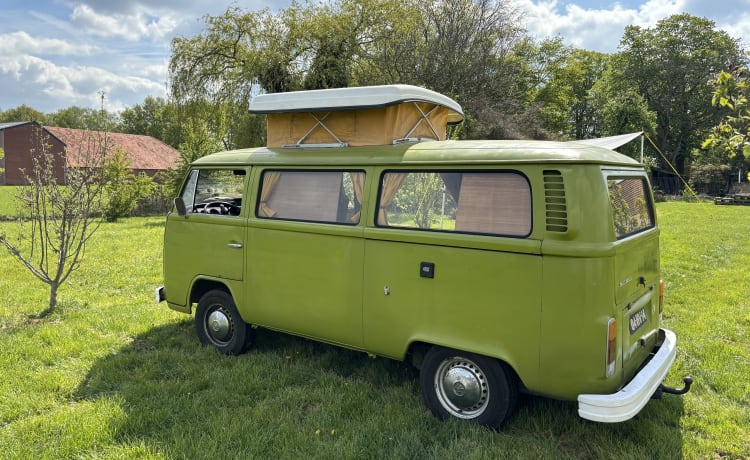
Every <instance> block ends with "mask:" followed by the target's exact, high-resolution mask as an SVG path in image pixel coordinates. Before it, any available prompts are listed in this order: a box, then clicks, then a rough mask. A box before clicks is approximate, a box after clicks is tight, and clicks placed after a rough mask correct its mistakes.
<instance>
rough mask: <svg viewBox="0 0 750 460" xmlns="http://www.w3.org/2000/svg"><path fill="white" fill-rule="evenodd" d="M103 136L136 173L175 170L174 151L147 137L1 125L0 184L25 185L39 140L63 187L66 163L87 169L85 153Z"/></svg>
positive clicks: (33, 124) (32, 124) (177, 156)
mask: <svg viewBox="0 0 750 460" xmlns="http://www.w3.org/2000/svg"><path fill="white" fill-rule="evenodd" d="M40 130H41V131H42V132H41V136H40V133H39V131H40ZM105 135H106V136H107V139H108V142H111V144H112V146H113V147H114V148H116V149H120V150H121V151H123V152H124V153H125V154H126V155H127V157H128V160H129V163H130V165H129V167H130V168H131V169H132V170H133V172H134V173H136V174H140V173H143V174H146V175H148V176H151V177H153V176H154V175H156V174H157V173H159V172H161V171H166V170H169V169H174V168H176V167H177V165H178V163H179V159H180V153H179V152H178V151H177V150H175V149H173V148H172V147H170V146H168V145H167V144H165V143H163V142H161V141H160V140H158V139H155V138H153V137H150V136H141V135H137V134H122V133H104V132H101V131H87V130H82V129H70V128H56V127H48V126H42V125H40V124H39V123H37V122H35V121H25V122H14V123H0V148H2V149H3V150H4V151H5V158H4V159H2V160H0V168H4V169H5V171H4V173H3V174H0V185H24V184H26V183H27V181H26V178H25V176H24V172H23V171H26V173H30V172H31V170H32V167H33V162H32V153H33V152H35V151H41V148H42V145H40V142H42V139H43V142H45V143H46V144H47V146H48V147H49V151H50V153H52V154H53V155H54V156H55V158H56V159H58V161H56V163H55V167H54V168H55V174H54V177H55V180H56V181H57V183H59V184H64V183H65V181H66V179H65V167H66V162H67V166H68V167H71V168H84V167H86V159H85V158H86V154H87V153H88V152H90V151H91V149H92V148H96V147H95V146H96V145H101V139H103V138H104V136H105Z"/></svg>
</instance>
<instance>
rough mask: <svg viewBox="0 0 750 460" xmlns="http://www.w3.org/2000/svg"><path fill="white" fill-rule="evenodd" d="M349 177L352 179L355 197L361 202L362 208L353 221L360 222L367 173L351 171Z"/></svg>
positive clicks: (353, 217)
mask: <svg viewBox="0 0 750 460" xmlns="http://www.w3.org/2000/svg"><path fill="white" fill-rule="evenodd" d="M349 177H351V179H352V188H353V189H354V197H355V198H357V202H359V206H360V209H359V211H357V213H356V214H354V215H353V216H352V222H354V223H358V222H359V218H360V217H361V215H362V195H364V189H365V174H364V173H349Z"/></svg>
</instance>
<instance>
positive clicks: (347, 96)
mask: <svg viewBox="0 0 750 460" xmlns="http://www.w3.org/2000/svg"><path fill="white" fill-rule="evenodd" d="M404 102H427V103H431V104H436V105H439V106H442V107H445V108H446V109H448V112H449V114H448V124H457V123H461V122H462V121H463V119H464V113H463V110H462V109H461V106H460V105H459V104H458V103H457V102H456V101H454V100H453V99H451V98H449V97H448V96H444V95H442V94H440V93H436V92H435V91H430V90H429V89H425V88H420V87H418V86H412V85H383V86H359V87H355V88H333V89H316V90H312V91H293V92H289V93H272V94H260V95H258V96H256V97H255V98H254V99H253V100H252V101H251V102H250V113H290V112H332V111H337V110H358V109H375V108H381V107H387V106H389V105H396V104H401V103H404Z"/></svg>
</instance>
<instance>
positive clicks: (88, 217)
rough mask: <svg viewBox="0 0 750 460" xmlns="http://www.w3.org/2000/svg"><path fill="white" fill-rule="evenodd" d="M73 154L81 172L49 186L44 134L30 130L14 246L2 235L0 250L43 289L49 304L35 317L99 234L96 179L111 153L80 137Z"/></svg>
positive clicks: (50, 163)
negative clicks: (27, 167)
mask: <svg viewBox="0 0 750 460" xmlns="http://www.w3.org/2000/svg"><path fill="white" fill-rule="evenodd" d="M81 135H82V136H85V138H84V139H82V141H83V142H82V143H81V144H82V145H86V150H85V151H82V152H78V153H79V155H81V156H83V157H84V160H85V164H86V165H87V166H88V167H85V168H71V167H67V168H66V179H67V180H66V182H67V183H66V184H58V183H57V182H56V180H55V164H56V163H57V162H59V161H60V158H58V157H57V155H56V154H54V153H53V152H51V150H50V147H49V143H48V142H49V139H48V137H49V136H48V135H47V134H46V131H44V130H43V129H42V128H40V127H36V128H35V133H34V135H33V139H32V143H33V146H34V147H33V150H32V162H33V167H32V170H31V171H30V172H29V173H28V174H27V177H26V179H27V181H28V183H29V184H30V185H28V186H24V187H19V188H18V195H17V199H18V203H17V205H18V212H19V217H20V219H19V220H20V222H21V226H20V230H19V233H18V235H17V239H16V241H15V242H13V241H12V239H11V238H8V237H7V236H6V235H5V234H2V235H0V244H2V245H3V246H5V247H6V249H8V251H9V252H10V254H11V255H13V256H14V257H15V258H16V259H17V260H18V261H20V262H21V263H22V264H23V265H24V266H26V268H28V269H29V271H31V273H32V274H33V275H34V276H36V277H37V278H38V279H39V280H41V281H42V282H44V283H45V284H47V285H48V286H49V290H50V295H49V304H48V306H47V309H45V310H44V311H43V312H42V313H41V314H40V317H44V316H47V315H49V314H51V313H52V312H53V311H54V310H55V308H56V306H57V291H58V289H59V287H60V286H61V285H62V284H63V283H65V281H66V280H67V279H68V277H69V276H70V274H71V273H72V272H73V271H74V270H76V269H77V268H79V267H80V264H81V261H82V258H83V253H84V248H85V246H86V243H87V242H88V240H89V238H91V236H92V235H93V234H94V232H95V231H96V230H97V228H99V224H100V223H101V219H100V218H99V217H98V216H100V215H101V205H102V197H103V193H102V192H103V190H104V185H105V182H104V180H103V177H102V174H101V173H100V171H101V168H102V166H104V164H105V161H106V156H107V153H108V152H109V151H110V150H111V145H110V142H109V141H108V139H107V137H106V134H101V135H99V134H96V133H93V132H85V133H82V134H81Z"/></svg>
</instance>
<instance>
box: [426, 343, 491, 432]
mask: <svg viewBox="0 0 750 460" xmlns="http://www.w3.org/2000/svg"><path fill="white" fill-rule="evenodd" d="M435 388H436V390H437V397H438V399H439V400H440V403H441V404H442V406H443V407H444V408H445V409H446V410H447V411H448V412H449V413H450V414H451V415H453V416H454V417H458V418H463V419H471V418H475V417H478V416H479V415H481V414H482V413H483V412H484V411H485V409H486V408H487V401H488V399H489V395H490V392H489V386H488V385H487V378H486V377H485V375H484V373H483V372H482V369H480V368H479V366H477V365H476V364H475V363H474V362H472V361H471V360H468V359H463V358H460V357H453V358H449V359H446V360H445V361H443V362H442V363H440V366H439V367H438V369H437V372H436V373H435Z"/></svg>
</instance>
